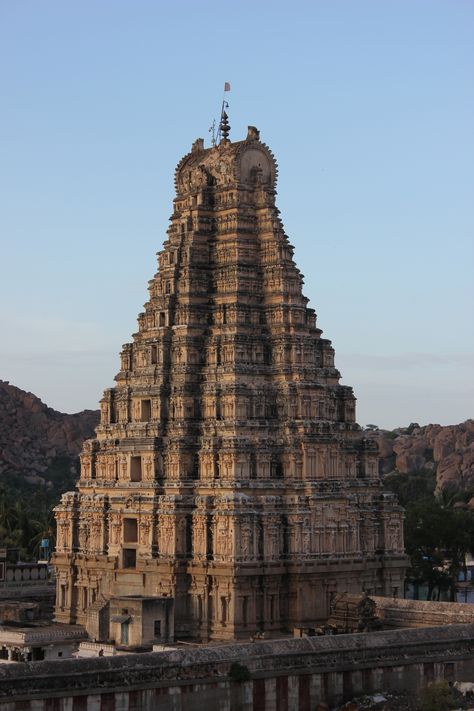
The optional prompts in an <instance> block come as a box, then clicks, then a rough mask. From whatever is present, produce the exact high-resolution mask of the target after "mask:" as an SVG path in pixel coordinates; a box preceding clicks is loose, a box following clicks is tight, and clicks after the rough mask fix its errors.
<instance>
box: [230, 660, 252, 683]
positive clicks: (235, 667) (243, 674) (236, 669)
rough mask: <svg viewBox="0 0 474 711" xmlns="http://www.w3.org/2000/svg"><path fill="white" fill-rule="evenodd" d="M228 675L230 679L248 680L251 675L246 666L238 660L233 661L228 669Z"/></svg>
mask: <svg viewBox="0 0 474 711" xmlns="http://www.w3.org/2000/svg"><path fill="white" fill-rule="evenodd" d="M229 677H230V679H232V681H250V679H251V678H252V675H251V674H250V671H249V669H248V667H246V666H245V665H244V664H239V662H233V663H232V665H231V667H230V669H229Z"/></svg>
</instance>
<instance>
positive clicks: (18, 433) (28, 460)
mask: <svg viewBox="0 0 474 711" xmlns="http://www.w3.org/2000/svg"><path fill="white" fill-rule="evenodd" d="M98 423H99V412H98V411H97V410H84V411H83V412H78V413H76V414H74V415H67V414H64V413H62V412H58V411H57V410H53V409H52V408H51V407H48V406H47V405H45V404H44V403H43V402H42V401H41V400H40V399H39V398H38V397H36V395H33V394H32V393H29V392H25V391H24V390H20V388H17V387H15V386H14V385H10V383H9V382H6V381H3V380H0V477H1V478H2V479H4V478H5V476H6V475H7V474H10V475H14V476H15V477H16V478H18V477H21V478H24V479H25V480H26V481H27V482H29V483H30V484H43V483H48V481H49V478H50V477H49V475H48V470H49V469H50V468H51V466H52V465H54V463H55V462H58V461H61V466H62V467H63V468H64V466H66V467H68V469H70V470H71V472H70V473H71V474H74V472H75V470H76V468H77V467H76V462H77V456H78V454H79V452H80V451H81V446H82V443H83V441H84V440H85V439H87V438H89V437H93V436H94V428H95V427H96V426H97V425H98Z"/></svg>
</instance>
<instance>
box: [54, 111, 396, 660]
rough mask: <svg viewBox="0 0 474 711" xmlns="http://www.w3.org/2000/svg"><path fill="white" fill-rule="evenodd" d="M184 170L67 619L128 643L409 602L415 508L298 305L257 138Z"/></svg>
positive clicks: (71, 544)
mask: <svg viewBox="0 0 474 711" xmlns="http://www.w3.org/2000/svg"><path fill="white" fill-rule="evenodd" d="M228 132H229V127H228V124H227V117H226V116H224V120H223V124H222V136H223V138H222V140H221V141H220V143H219V144H218V145H215V146H213V147H212V148H208V149H206V148H204V142H203V140H202V139H198V140H197V141H196V142H195V143H194V145H193V146H192V150H191V152H190V153H189V154H188V155H186V156H185V157H184V158H183V159H182V160H181V162H180V163H179V165H178V167H177V170H176V197H175V199H174V210H173V215H172V217H171V224H170V227H169V230H168V239H167V240H166V241H165V243H164V246H163V249H162V251H161V252H159V253H158V263H159V265H158V272H157V273H156V275H155V276H154V277H153V279H152V280H151V281H150V282H149V300H148V301H147V303H146V304H145V307H144V309H145V310H144V311H143V313H141V314H140V315H139V317H138V332H137V333H135V334H134V335H133V341H132V342H131V343H128V344H126V345H125V346H124V347H123V350H122V353H121V367H120V372H119V373H118V375H117V376H116V378H115V379H116V386H115V387H114V388H111V389H109V390H106V391H105V394H104V397H103V399H102V401H101V423H100V425H99V426H98V428H97V437H96V439H93V440H88V441H86V442H85V444H84V448H83V452H82V455H81V475H80V480H79V482H78V484H77V490H76V491H75V492H69V493H66V494H64V495H63V497H62V500H61V503H60V504H59V506H58V507H57V508H56V518H57V525H58V535H57V548H56V553H55V556H54V565H55V568H56V574H57V600H56V620H57V621H58V622H64V623H78V624H81V625H84V626H85V627H86V629H87V631H88V632H89V635H90V636H91V637H92V638H95V639H98V640H102V641H106V640H114V641H115V643H116V644H117V645H123V646H124V647H128V648H132V647H136V646H139V645H150V644H152V643H153V642H154V641H156V642H158V641H161V642H163V641H167V640H168V641H170V640H172V639H173V636H174V638H178V639H184V638H188V639H197V640H204V641H205V640H210V639H236V638H248V637H249V636H250V635H252V634H255V632H256V631H264V632H265V633H266V634H267V635H272V634H281V633H282V632H292V631H293V629H294V628H295V627H314V626H315V625H317V624H321V622H324V621H325V620H327V618H328V616H329V611H330V604H331V600H332V598H333V597H334V595H335V594H336V593H338V592H348V593H359V592H361V591H362V590H366V591H368V592H369V593H373V594H382V595H383V594H386V595H392V594H395V595H396V594H397V593H400V594H403V580H404V572H405V567H406V558H405V555H404V551H403V533H402V510H401V508H400V507H399V506H398V504H397V502H396V500H395V498H394V496H392V495H391V494H386V493H383V492H382V488H381V481H380V478H379V474H378V455H377V446H376V444H375V443H374V442H373V441H371V440H368V439H364V438H363V436H362V434H361V429H360V427H359V426H358V425H357V424H356V422H355V398H354V395H353V391H352V388H350V387H347V386H343V385H340V384H339V380H340V373H339V371H338V370H337V369H336V368H335V366H334V350H333V348H332V346H331V342H330V341H329V340H327V339H325V338H322V337H321V334H322V331H321V330H320V329H319V328H318V327H317V326H316V314H315V312H314V310H313V309H311V308H308V306H307V303H308V300H307V299H306V298H305V297H304V296H303V294H302V284H303V279H302V275H301V273H300V272H299V270H298V268H297V267H296V265H295V262H294V261H293V248H292V247H291V245H290V244H289V242H288V239H287V237H286V235H285V232H284V230H283V226H282V223H281V221H280V218H279V211H278V209H277V208H276V206H275V184H276V177H277V166H276V162H275V159H274V157H273V154H272V153H271V151H270V150H269V148H268V147H267V146H266V145H265V144H264V143H262V142H261V141H260V136H259V132H258V130H257V129H256V128H254V127H252V126H251V127H249V129H248V135H247V138H246V139H245V140H243V141H237V142H231V141H230V140H229V139H228Z"/></svg>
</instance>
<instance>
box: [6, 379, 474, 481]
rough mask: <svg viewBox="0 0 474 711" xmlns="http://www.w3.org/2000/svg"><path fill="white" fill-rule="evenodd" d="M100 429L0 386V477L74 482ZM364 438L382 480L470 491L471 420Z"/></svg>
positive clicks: (368, 432)
mask: <svg viewBox="0 0 474 711" xmlns="http://www.w3.org/2000/svg"><path fill="white" fill-rule="evenodd" d="M98 423H99V411H98V410H83V411H82V412H78V413H76V414H73V415H68V414H64V413H62V412H58V411H57V410H53V409H52V408H51V407H48V406H47V405H45V404H44V403H43V402H42V401H41V400H40V399H39V398H38V397H36V395H33V394H32V393H29V392H25V391H24V390H21V389H20V388H17V387H15V386H14V385H10V383H8V382H6V381H3V380H0V477H2V476H4V475H6V474H13V475H15V477H16V478H19V477H21V478H24V479H25V480H26V481H27V482H28V483H30V484H39V485H41V484H47V485H48V483H49V480H50V478H51V476H52V475H51V469H52V468H53V470H54V468H55V463H56V470H57V469H58V466H57V463H58V462H59V463H60V464H59V468H60V469H63V470H64V467H67V468H68V470H69V471H68V474H69V475H72V476H73V477H74V475H75V474H77V473H78V472H77V471H76V470H77V456H78V454H79V452H80V451H81V447H82V443H83V441H84V440H85V439H88V438H90V437H94V430H95V427H96V426H97V425H98ZM363 434H364V436H370V437H372V438H373V439H375V440H376V441H377V443H378V445H379V448H380V457H381V461H380V472H381V474H383V475H386V474H389V473H391V472H394V471H396V472H399V473H400V474H407V475H409V474H412V473H414V472H418V471H432V472H433V473H436V482H437V486H438V488H441V489H442V488H449V487H453V488H457V489H462V490H467V489H470V488H474V420H472V419H470V420H466V422H462V423H460V424H458V425H448V426H445V427H443V426H441V425H436V424H433V425H425V426H423V427H420V426H419V425H418V424H416V423H412V424H411V425H409V426H408V427H401V428H398V429H396V430H392V431H388V430H381V429H378V428H377V427H375V426H372V425H371V426H369V427H368V428H366V429H365V430H364V432H363ZM57 484H58V485H59V484H60V482H59V481H57Z"/></svg>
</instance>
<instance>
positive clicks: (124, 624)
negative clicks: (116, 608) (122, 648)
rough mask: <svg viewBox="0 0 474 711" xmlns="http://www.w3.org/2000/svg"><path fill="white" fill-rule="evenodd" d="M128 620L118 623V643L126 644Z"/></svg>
mask: <svg viewBox="0 0 474 711" xmlns="http://www.w3.org/2000/svg"><path fill="white" fill-rule="evenodd" d="M129 624H130V623H129V622H122V624H121V625H120V644H128V627H129Z"/></svg>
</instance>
